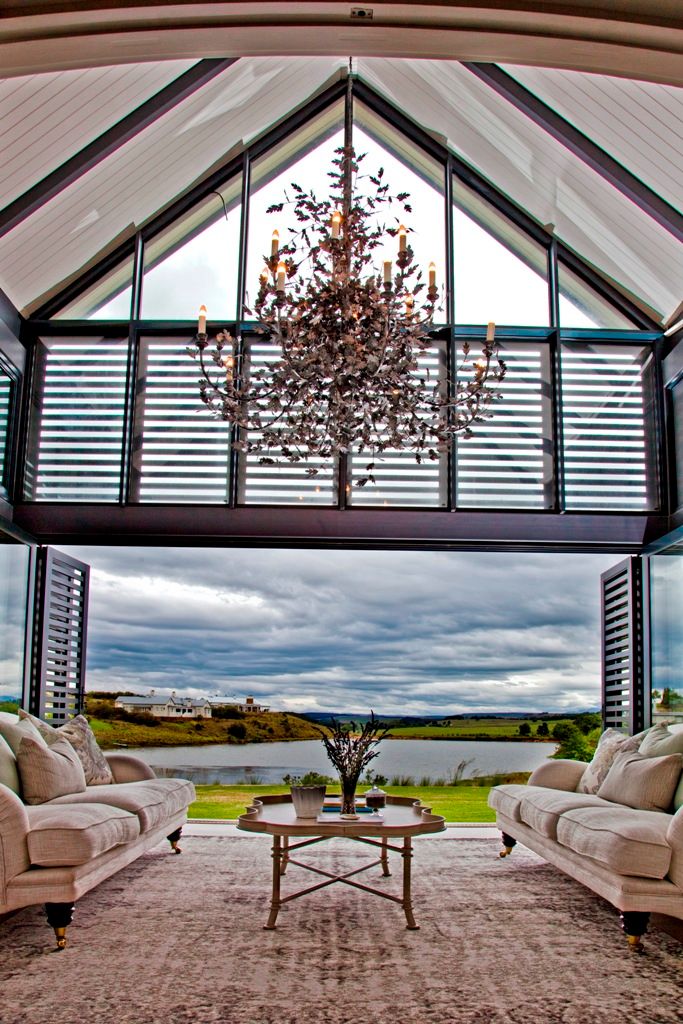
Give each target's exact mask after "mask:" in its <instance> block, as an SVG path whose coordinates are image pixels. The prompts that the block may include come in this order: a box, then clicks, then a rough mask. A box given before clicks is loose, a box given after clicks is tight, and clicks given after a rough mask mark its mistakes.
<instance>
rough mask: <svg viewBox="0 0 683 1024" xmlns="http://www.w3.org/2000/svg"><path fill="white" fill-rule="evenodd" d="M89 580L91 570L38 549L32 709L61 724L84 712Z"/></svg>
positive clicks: (47, 550) (31, 690)
mask: <svg viewBox="0 0 683 1024" xmlns="http://www.w3.org/2000/svg"><path fill="white" fill-rule="evenodd" d="M89 579H90V566H88V565H85V564H84V563H83V562H79V561H77V559H75V558H71V557H70V556H69V555H64V554H62V553H61V552H60V551H56V550H55V549H54V548H48V547H41V548H39V549H38V551H37V557H36V577H35V599H34V615H33V644H32V652H31V666H30V678H31V683H30V699H29V710H30V711H31V713H32V714H34V715H38V717H39V718H45V719H47V720H49V721H50V722H52V723H54V724H56V725H59V724H61V723H63V722H66V721H67V719H69V718H72V717H73V716H74V715H78V714H80V713H81V711H82V710H83V704H84V691H85V650H86V636H87V622H88V586H89Z"/></svg>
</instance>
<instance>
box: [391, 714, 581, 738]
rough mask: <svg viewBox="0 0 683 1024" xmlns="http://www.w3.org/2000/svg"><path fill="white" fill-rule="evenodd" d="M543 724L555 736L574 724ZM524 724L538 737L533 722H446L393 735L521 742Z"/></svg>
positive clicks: (552, 721)
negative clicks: (560, 726) (558, 730)
mask: <svg viewBox="0 0 683 1024" xmlns="http://www.w3.org/2000/svg"><path fill="white" fill-rule="evenodd" d="M543 721H544V722H545V723H546V725H547V726H548V731H549V732H552V731H553V728H554V727H555V726H556V725H557V723H558V722H570V721H571V719H570V718H562V717H560V716H558V717H557V718H546V719H543ZM522 724H526V725H528V726H529V728H530V729H531V734H532V735H531V738H532V739H533V738H535V737H536V736H537V731H538V727H539V725H540V724H541V723H540V722H539V721H536V720H535V719H533V718H463V719H458V718H454V719H450V720H444V723H443V725H405V726H404V725H398V726H392V728H391V734H390V735H391V736H393V737H394V738H395V739H397V740H480V739H488V740H506V739H510V740H512V739H520V735H519V727H520V725H522ZM526 738H527V739H528V738H529V737H526ZM538 739H540V740H545V741H546V742H547V741H549V740H552V736H539V737H538Z"/></svg>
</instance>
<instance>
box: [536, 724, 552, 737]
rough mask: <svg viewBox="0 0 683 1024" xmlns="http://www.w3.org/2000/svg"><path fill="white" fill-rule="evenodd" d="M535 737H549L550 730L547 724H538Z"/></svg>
mask: <svg viewBox="0 0 683 1024" xmlns="http://www.w3.org/2000/svg"><path fill="white" fill-rule="evenodd" d="M536 735H537V736H550V729H549V728H548V723H547V722H540V723H539V726H538V729H537V730H536Z"/></svg>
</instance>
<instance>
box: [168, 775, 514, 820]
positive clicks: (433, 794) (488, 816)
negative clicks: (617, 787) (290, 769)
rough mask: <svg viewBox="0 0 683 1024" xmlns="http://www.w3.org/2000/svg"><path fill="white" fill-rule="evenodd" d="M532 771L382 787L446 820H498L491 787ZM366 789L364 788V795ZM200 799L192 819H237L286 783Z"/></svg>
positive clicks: (201, 794)
mask: <svg viewBox="0 0 683 1024" xmlns="http://www.w3.org/2000/svg"><path fill="white" fill-rule="evenodd" d="M528 778H529V772H515V773H511V774H509V775H505V776H502V775H501V776H495V777H492V776H488V777H487V778H483V777H482V778H479V779H473V780H472V781H470V782H463V783H460V784H459V785H457V786H383V787H382V788H383V789H384V790H386V792H387V793H390V794H391V795H392V796H412V797H415V799H416V800H421V801H422V803H423V804H426V805H427V806H429V807H431V808H432V810H433V811H434V813H435V814H443V816H444V818H445V819H446V821H449V822H453V821H476V822H493V821H495V814H494V812H493V811H492V810H491V809H490V807H488V805H487V803H486V801H487V797H488V794H489V790H490V788H491V786H492V785H497V784H498V783H500V782H526V780H527V779H528ZM365 788H366V786H364V785H361V787H360V790H359V792H360V793H362V792H363V791H364V789H365ZM196 789H197V800H196V801H195V803H193V804H191V805H190V809H189V811H188V815H189V817H190V818H202V819H207V818H211V819H227V820H230V819H235V818H238V817H239V815H240V814H242V813H243V812H244V810H245V808H246V807H248V805H249V804H250V803H251V801H252V800H253V799H254V797H257V796H260V795H262V794H271V793H286V792H288V787H287V786H286V785H284V784H283V783H280V785H277V784H276V785H272V786H197V787H196Z"/></svg>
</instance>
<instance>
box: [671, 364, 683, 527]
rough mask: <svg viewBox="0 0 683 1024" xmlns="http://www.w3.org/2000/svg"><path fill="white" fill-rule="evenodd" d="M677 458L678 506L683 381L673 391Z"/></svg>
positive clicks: (682, 473)
mask: <svg viewBox="0 0 683 1024" xmlns="http://www.w3.org/2000/svg"><path fill="white" fill-rule="evenodd" d="M671 397H672V405H673V420H674V449H675V456H676V481H675V483H676V506H677V508H680V507H681V505H683V381H679V382H678V383H677V384H676V385H675V386H674V387H673V388H672V389H671Z"/></svg>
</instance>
